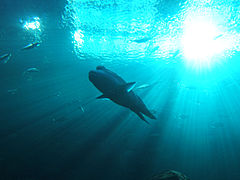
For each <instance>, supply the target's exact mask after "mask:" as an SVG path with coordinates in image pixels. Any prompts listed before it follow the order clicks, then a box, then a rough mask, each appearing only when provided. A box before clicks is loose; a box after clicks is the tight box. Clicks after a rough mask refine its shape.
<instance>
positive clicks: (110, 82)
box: [88, 69, 116, 93]
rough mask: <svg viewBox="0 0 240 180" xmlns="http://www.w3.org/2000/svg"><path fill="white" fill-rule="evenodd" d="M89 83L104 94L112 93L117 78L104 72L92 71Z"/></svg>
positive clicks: (89, 75) (89, 74)
mask: <svg viewBox="0 0 240 180" xmlns="http://www.w3.org/2000/svg"><path fill="white" fill-rule="evenodd" d="M88 78H89V81H90V82H91V83H92V84H93V85H94V86H95V87H96V88H97V89H98V90H100V91H101V92H102V93H107V92H108V91H112V89H113V88H114V87H115V86H116V84H115V83H116V82H115V78H114V77H113V76H111V75H110V74H109V73H107V72H105V71H104V70H101V69H99V70H92V71H90V72H89V73H88Z"/></svg>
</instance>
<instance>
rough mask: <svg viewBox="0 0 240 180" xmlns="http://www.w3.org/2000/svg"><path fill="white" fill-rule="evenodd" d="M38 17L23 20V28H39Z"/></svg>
mask: <svg viewBox="0 0 240 180" xmlns="http://www.w3.org/2000/svg"><path fill="white" fill-rule="evenodd" d="M39 20H40V19H39V18H38V17H35V18H33V21H30V22H25V24H24V28H25V29H27V30H30V29H31V30H35V29H38V30H40V22H39Z"/></svg>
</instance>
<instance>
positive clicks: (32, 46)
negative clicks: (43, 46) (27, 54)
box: [21, 42, 40, 50]
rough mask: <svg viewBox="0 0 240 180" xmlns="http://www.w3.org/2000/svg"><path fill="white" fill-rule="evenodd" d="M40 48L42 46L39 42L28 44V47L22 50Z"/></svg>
mask: <svg viewBox="0 0 240 180" xmlns="http://www.w3.org/2000/svg"><path fill="white" fill-rule="evenodd" d="M38 46H40V43H39V42H36V43H31V44H28V45H27V46H25V47H23V48H22V49H21V50H28V49H33V48H35V47H38Z"/></svg>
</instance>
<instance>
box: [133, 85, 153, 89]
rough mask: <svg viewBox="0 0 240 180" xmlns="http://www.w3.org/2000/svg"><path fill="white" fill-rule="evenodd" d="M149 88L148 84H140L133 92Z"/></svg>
mask: <svg viewBox="0 0 240 180" xmlns="http://www.w3.org/2000/svg"><path fill="white" fill-rule="evenodd" d="M150 86H151V85H150V84H142V85H140V86H138V87H136V88H135V90H137V89H145V88H148V87H150Z"/></svg>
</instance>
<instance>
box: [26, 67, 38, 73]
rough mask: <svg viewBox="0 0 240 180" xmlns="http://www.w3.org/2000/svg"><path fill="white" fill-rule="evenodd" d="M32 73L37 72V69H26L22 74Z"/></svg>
mask: <svg viewBox="0 0 240 180" xmlns="http://www.w3.org/2000/svg"><path fill="white" fill-rule="evenodd" d="M33 72H39V69H37V68H28V69H27V70H26V71H24V74H26V73H33Z"/></svg>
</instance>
